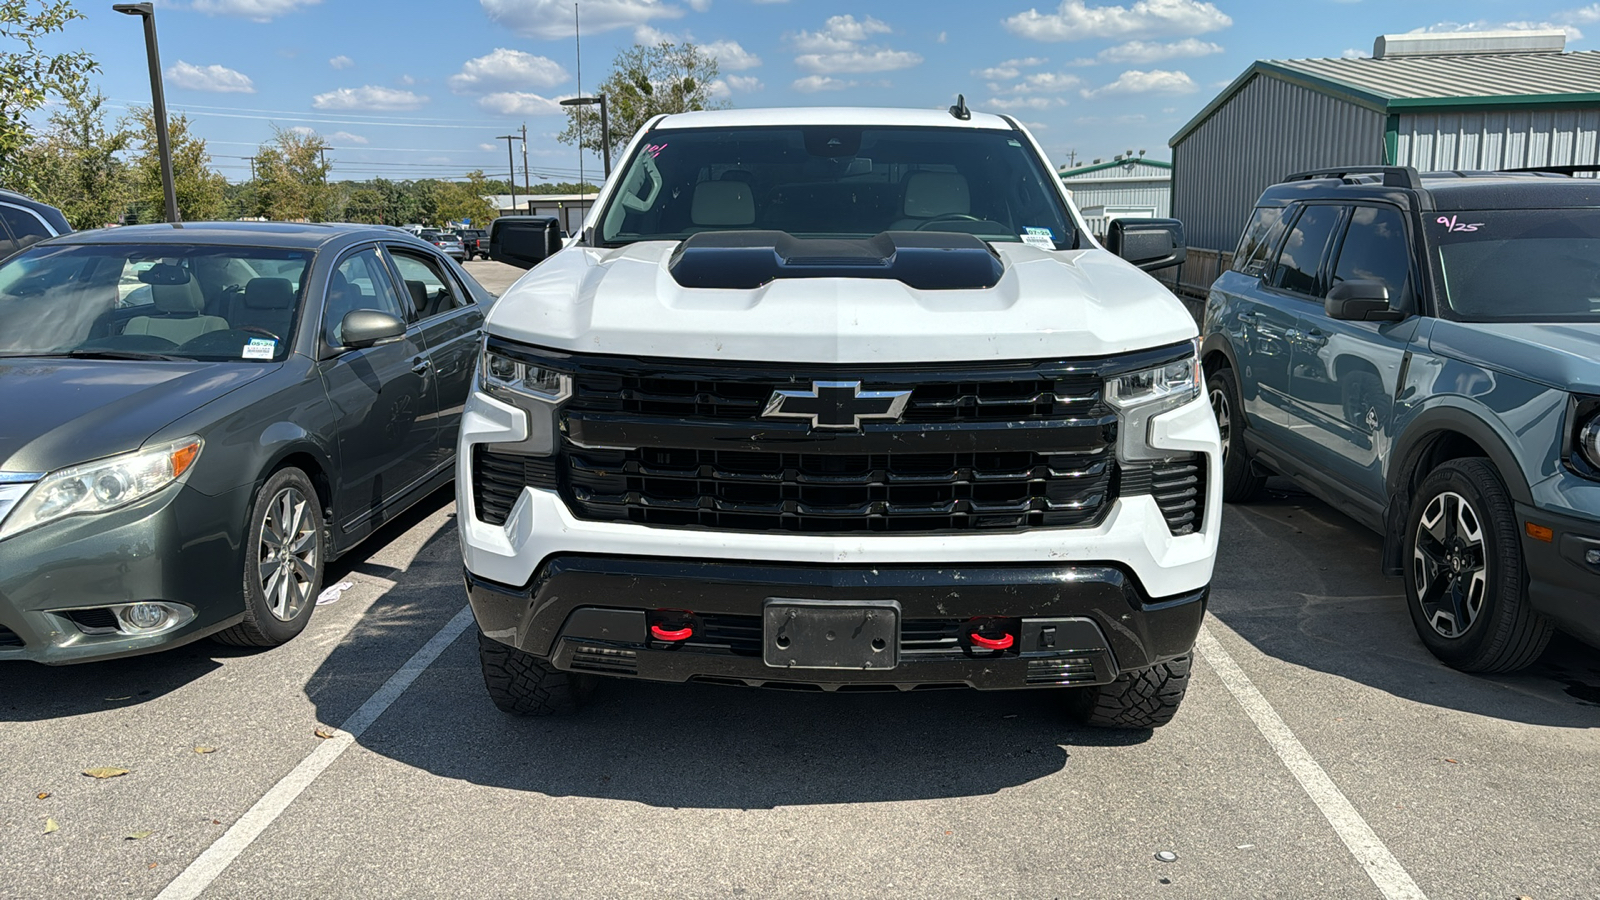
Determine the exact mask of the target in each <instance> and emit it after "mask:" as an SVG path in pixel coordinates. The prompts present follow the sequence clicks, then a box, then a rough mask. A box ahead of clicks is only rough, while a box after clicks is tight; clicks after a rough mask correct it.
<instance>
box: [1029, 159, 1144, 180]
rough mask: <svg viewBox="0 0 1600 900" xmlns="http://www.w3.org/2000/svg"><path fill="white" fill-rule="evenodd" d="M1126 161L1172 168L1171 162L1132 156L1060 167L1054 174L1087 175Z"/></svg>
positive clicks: (1065, 175) (1126, 162)
mask: <svg viewBox="0 0 1600 900" xmlns="http://www.w3.org/2000/svg"><path fill="white" fill-rule="evenodd" d="M1128 163H1135V164H1138V165H1141V166H1154V167H1156V168H1157V169H1171V168H1172V163H1169V162H1162V161H1161V160H1159V159H1146V158H1145V157H1143V156H1139V157H1134V158H1132V159H1129V158H1127V157H1124V158H1122V159H1113V160H1111V161H1110V162H1103V163H1095V164H1093V165H1087V166H1078V167H1077V168H1074V169H1061V170H1059V171H1057V172H1056V176H1057V177H1059V178H1067V177H1070V176H1073V175H1087V174H1088V173H1090V172H1099V171H1100V170H1102V169H1115V168H1119V167H1121V166H1125V165H1127V164H1128Z"/></svg>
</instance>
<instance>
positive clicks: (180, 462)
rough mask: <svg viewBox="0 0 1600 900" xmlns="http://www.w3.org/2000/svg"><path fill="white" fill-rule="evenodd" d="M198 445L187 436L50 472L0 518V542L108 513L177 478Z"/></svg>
mask: <svg viewBox="0 0 1600 900" xmlns="http://www.w3.org/2000/svg"><path fill="white" fill-rule="evenodd" d="M202 445H203V442H202V441H201V440H200V438H198V437H187V438H183V439H182V440H178V441H173V442H172V443H170V444H162V445H160V446H158V447H147V448H145V449H143V450H138V451H135V452H133V453H124V454H123V455H121V456H113V457H111V458H109V459H102V460H100V461H99V462H92V463H87V464H85V465H81V466H74V467H73V468H70V469H62V470H60V471H58V472H52V473H50V474H49V475H46V476H45V477H44V478H42V479H40V480H39V482H38V483H36V484H35V485H33V487H31V488H29V489H28V493H27V494H25V495H24V496H23V498H22V499H21V500H19V501H17V504H16V505H15V506H13V507H12V508H11V512H10V513H8V514H7V515H6V517H5V520H4V521H0V541H3V540H5V539H6V538H8V537H11V536H12V535H14V534H18V533H20V532H23V531H27V530H28V529H30V528H36V527H38V526H40V525H44V524H46V523H48V522H54V521H55V520H57V519H63V518H66V517H67V516H80V515H87V514H89V513H103V512H110V511H111V510H114V509H118V508H120V507H123V506H127V505H128V504H130V503H135V502H137V501H139V500H142V499H144V498H145V497H148V496H150V495H151V494H154V493H155V492H156V491H159V490H161V489H162V488H164V487H166V486H167V485H169V484H172V483H174V482H178V481H182V480H183V478H184V476H185V475H187V474H188V473H189V470H190V469H192V468H193V467H194V461H195V460H196V459H197V458H199V456H200V448H201V446H202Z"/></svg>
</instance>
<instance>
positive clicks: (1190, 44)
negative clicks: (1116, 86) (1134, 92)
mask: <svg viewBox="0 0 1600 900" xmlns="http://www.w3.org/2000/svg"><path fill="white" fill-rule="evenodd" d="M1221 52H1222V45H1221V44H1213V43H1212V42H1210V41H1202V40H1200V39H1199V38H1184V39H1183V40H1181V41H1173V42H1172V43H1170V44H1162V43H1158V42H1152V41H1129V42H1127V43H1126V44H1118V45H1116V46H1115V47H1107V48H1106V49H1104V50H1101V51H1100V52H1099V53H1098V54H1096V56H1095V58H1096V59H1098V60H1100V61H1101V62H1109V63H1153V62H1158V61H1160V60H1163V59H1188V58H1192V57H1197V56H1211V55H1213V54H1216V53H1221Z"/></svg>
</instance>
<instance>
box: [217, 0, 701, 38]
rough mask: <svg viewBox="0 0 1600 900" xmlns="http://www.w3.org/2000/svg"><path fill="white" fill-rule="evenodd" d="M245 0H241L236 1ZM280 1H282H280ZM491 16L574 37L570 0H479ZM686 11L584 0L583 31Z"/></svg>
mask: <svg viewBox="0 0 1600 900" xmlns="http://www.w3.org/2000/svg"><path fill="white" fill-rule="evenodd" d="M233 2H242V0H233ZM280 2H281V0H280ZM478 2H479V3H480V4H481V5H482V6H483V11H484V12H485V13H486V14H488V16H489V18H490V19H493V20H494V21H495V22H497V23H499V24H500V25H503V26H505V27H506V28H509V29H511V30H512V31H513V32H515V33H517V34H519V35H521V36H523V37H531V38H566V39H570V38H571V37H572V24H573V23H572V4H571V3H570V2H568V0H478ZM682 15H683V10H682V9H680V8H679V7H676V6H671V5H669V4H667V3H664V2H662V0H585V2H584V4H583V10H582V20H581V21H582V25H583V33H584V34H599V33H600V32H602V31H612V30H614V29H617V28H631V27H633V26H636V25H643V24H645V23H646V22H650V21H653V20H655V19H676V18H678V17H679V16H682Z"/></svg>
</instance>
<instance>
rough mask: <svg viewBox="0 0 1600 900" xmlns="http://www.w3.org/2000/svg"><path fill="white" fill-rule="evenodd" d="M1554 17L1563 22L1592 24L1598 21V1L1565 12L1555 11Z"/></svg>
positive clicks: (1599, 9) (1599, 10) (1599, 14)
mask: <svg viewBox="0 0 1600 900" xmlns="http://www.w3.org/2000/svg"><path fill="white" fill-rule="evenodd" d="M1556 18H1558V19H1560V20H1561V21H1563V22H1576V23H1577V24H1579V25H1593V24H1595V23H1597V22H1600V3H1591V4H1589V5H1588V6H1584V7H1580V8H1578V9H1574V10H1569V11H1567V12H1562V13H1556Z"/></svg>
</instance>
